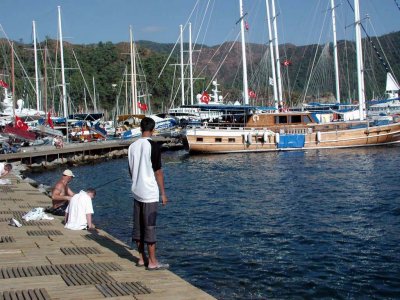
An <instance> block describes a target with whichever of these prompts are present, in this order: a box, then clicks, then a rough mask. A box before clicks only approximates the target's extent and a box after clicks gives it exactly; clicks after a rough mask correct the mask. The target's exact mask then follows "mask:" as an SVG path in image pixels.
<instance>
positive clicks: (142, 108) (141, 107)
mask: <svg viewBox="0 0 400 300" xmlns="http://www.w3.org/2000/svg"><path fill="white" fill-rule="evenodd" d="M138 107H139V109H141V110H143V111H146V110H147V104H146V103H140V102H138Z"/></svg>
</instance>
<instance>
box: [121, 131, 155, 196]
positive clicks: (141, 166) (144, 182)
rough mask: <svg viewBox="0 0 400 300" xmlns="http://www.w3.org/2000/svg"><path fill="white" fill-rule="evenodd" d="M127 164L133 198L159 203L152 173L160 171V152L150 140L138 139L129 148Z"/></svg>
mask: <svg viewBox="0 0 400 300" xmlns="http://www.w3.org/2000/svg"><path fill="white" fill-rule="evenodd" d="M128 162H129V168H130V170H131V174H132V187H131V188H132V193H133V197H134V198H135V199H136V200H137V201H140V202H144V203H151V202H158V201H159V198H160V196H159V193H160V192H159V188H158V184H157V181H156V178H155V175H154V172H155V171H157V170H159V169H161V151H160V148H159V146H158V145H157V144H156V143H155V142H153V141H152V140H151V139H150V138H140V139H138V140H137V141H135V142H134V143H132V144H131V145H130V146H129V149H128Z"/></svg>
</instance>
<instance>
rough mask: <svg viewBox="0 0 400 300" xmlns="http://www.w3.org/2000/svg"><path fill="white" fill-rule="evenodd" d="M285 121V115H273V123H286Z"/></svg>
mask: <svg viewBox="0 0 400 300" xmlns="http://www.w3.org/2000/svg"><path fill="white" fill-rule="evenodd" d="M286 123H287V116H276V117H275V124H286Z"/></svg>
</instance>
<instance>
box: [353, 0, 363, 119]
mask: <svg viewBox="0 0 400 300" xmlns="http://www.w3.org/2000/svg"><path fill="white" fill-rule="evenodd" d="M354 18H355V26H356V50H357V79H358V80H357V81H358V98H359V99H358V103H359V110H360V120H361V121H362V120H364V109H365V86H364V65H363V53H362V44H361V19H360V3H359V0H354Z"/></svg>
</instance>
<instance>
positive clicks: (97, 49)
mask: <svg viewBox="0 0 400 300" xmlns="http://www.w3.org/2000/svg"><path fill="white" fill-rule="evenodd" d="M14 44H15V52H16V54H17V55H18V58H16V63H15V78H16V94H17V97H18V98H20V97H23V98H24V99H25V100H26V102H27V103H30V102H32V103H35V100H34V99H35V96H34V92H33V91H34V88H33V86H34V84H33V80H34V79H33V77H34V62H33V51H32V49H33V46H32V45H28V44H22V43H18V42H14ZM136 45H137V47H138V52H139V56H140V65H141V68H140V70H139V71H138V72H141V73H142V74H143V73H144V74H145V75H146V77H141V78H142V79H141V81H142V83H140V84H142V85H143V84H144V82H146V84H147V91H148V93H150V94H151V95H152V97H151V102H152V106H153V109H154V110H161V108H162V107H164V108H165V107H168V106H169V105H170V104H171V103H170V98H171V93H173V95H175V94H179V92H178V93H177V89H178V88H179V87H178V83H179V80H178V79H177V78H179V77H180V75H177V74H180V70H179V67H177V68H175V67H176V64H177V62H179V45H177V46H176V47H175V50H174V53H173V54H172V55H171V58H170V61H169V62H168V64H166V61H167V58H168V57H169V55H170V53H171V51H172V49H174V44H161V43H156V42H151V41H138V42H137V43H136ZM364 45H365V47H364V56H365V78H366V90H367V98H368V99H370V98H372V97H374V96H379V95H383V93H384V89H385V80H386V75H385V73H386V70H385V66H384V63H383V62H385V63H387V64H388V65H387V66H386V68H388V69H391V70H392V72H393V73H394V75H395V77H396V78H400V64H399V63H398V60H399V57H400V50H399V49H400V31H399V32H393V33H390V34H387V35H384V36H381V37H379V40H378V39H377V38H371V41H365V42H364ZM372 45H373V46H375V48H374V47H373V46H372ZM380 46H381V47H382V49H383V52H382V51H380V50H379V55H380V57H379V55H378V54H377V51H376V49H380ZM38 48H39V49H42V50H41V52H40V55H39V57H41V59H40V62H39V65H40V68H41V72H40V73H41V77H42V80H41V83H42V85H43V81H44V74H45V72H44V57H45V56H46V62H47V63H46V64H47V70H46V71H47V72H46V73H47V77H46V80H47V83H48V84H47V85H48V86H47V107H48V108H49V109H50V107H53V108H54V110H56V111H57V110H58V107H60V103H59V102H60V98H61V97H60V95H61V91H60V86H59V83H60V81H61V79H60V76H61V75H60V74H59V73H60V72H59V68H60V67H59V62H57V61H59V54H57V51H58V49H59V47H58V44H57V41H55V40H51V39H46V40H45V41H43V42H42V43H40V45H38ZM45 48H46V49H47V51H44V50H43V49H45ZM184 48H185V49H187V48H188V45H187V44H184ZM279 48H280V54H281V63H282V62H283V61H285V60H286V61H288V62H289V66H284V65H281V73H282V81H283V86H284V95H285V97H284V98H285V101H286V102H288V104H289V105H296V104H298V103H301V102H303V101H307V102H308V101H314V100H315V99H317V98H318V100H321V99H322V100H324V99H325V100H326V101H332V100H333V93H332V91H334V82H333V72H334V71H333V67H332V66H333V62H332V61H333V58H332V54H331V53H332V45H327V46H325V45H306V46H295V45H293V44H282V45H280V47H279ZM0 49H1V50H2V51H1V55H0V79H4V80H5V81H6V82H9V83H11V80H10V79H9V78H10V77H8V76H9V75H10V74H11V63H10V61H11V59H10V58H11V51H10V46H9V43H8V41H6V40H0ZM246 49H247V50H246V51H247V60H248V78H249V88H250V89H252V90H254V91H255V92H256V93H257V97H258V99H259V101H260V103H261V104H267V105H268V104H271V95H272V87H271V86H269V84H268V77H269V76H270V75H269V74H270V71H269V69H270V60H269V56H268V51H269V47H268V45H261V44H247V45H246ZM129 51H130V46H129V43H118V44H113V43H111V42H99V43H97V44H89V45H74V44H70V43H66V42H64V60H65V66H66V80H67V83H68V84H67V90H68V94H69V97H70V99H72V101H71V102H72V103H73V104H72V109H74V110H79V109H82V107H83V103H84V89H85V88H86V95H87V101H88V103H89V107H91V106H92V104H91V101H90V98H93V90H94V87H93V82H95V84H96V98H97V99H98V100H97V101H98V103H100V104H99V105H100V106H101V107H102V108H103V109H104V110H106V111H107V110H108V111H111V109H112V108H115V107H116V99H117V97H118V95H119V96H120V97H119V99H120V100H119V101H120V102H119V103H121V102H125V100H122V99H125V89H126V86H128V89H129V84H127V85H126V83H127V81H126V77H127V76H126V75H125V76H124V74H125V72H126V73H128V74H129V72H130V67H129V61H130V57H129ZM45 52H46V55H45ZM338 52H339V68H340V83H341V96H342V99H344V100H346V101H354V100H357V99H356V94H357V93H356V90H357V85H356V72H355V69H356V64H355V61H356V60H355V45H354V42H351V41H339V42H338ZM383 53H384V54H383ZM193 61H194V62H195V67H194V77H196V78H198V79H196V81H195V93H196V94H197V93H201V92H202V91H203V90H205V89H207V88H209V91H210V90H211V88H210V87H209V83H210V81H211V80H215V79H217V80H218V83H219V84H221V86H220V90H222V95H223V96H224V97H225V99H226V100H237V99H241V98H242V97H241V93H242V92H241V86H242V72H241V66H242V59H241V45H240V43H233V42H228V43H224V44H222V45H216V46H212V47H209V46H206V45H196V46H195V51H194V53H193ZM19 62H20V63H19ZM389 63H390V64H391V65H389ZM165 64H166V66H165V68H164V71H163V72H162V73H161V71H162V70H163V67H164V65H165ZM174 65H175V66H174ZM312 66H313V68H312ZM79 67H80V70H79ZM126 70H127V71H126ZM311 70H313V72H311ZM160 73H161V76H159V75H160ZM2 74H4V75H2ZM310 74H312V76H311V77H310ZM27 77H30V79H31V83H29V81H28V80H27ZM128 77H129V76H128ZM309 77H310V79H309ZM83 79H84V80H83ZM305 91H307V93H305ZM128 94H129V93H128ZM42 95H43V96H44V91H43V87H42ZM97 96H98V97H97ZM176 101H177V103H179V102H180V100H176ZM99 105H98V106H99Z"/></svg>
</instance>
